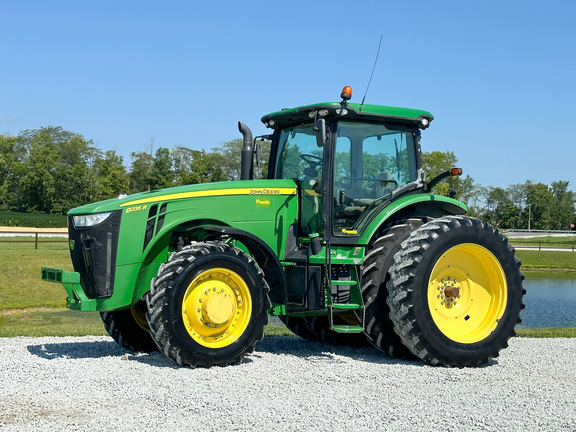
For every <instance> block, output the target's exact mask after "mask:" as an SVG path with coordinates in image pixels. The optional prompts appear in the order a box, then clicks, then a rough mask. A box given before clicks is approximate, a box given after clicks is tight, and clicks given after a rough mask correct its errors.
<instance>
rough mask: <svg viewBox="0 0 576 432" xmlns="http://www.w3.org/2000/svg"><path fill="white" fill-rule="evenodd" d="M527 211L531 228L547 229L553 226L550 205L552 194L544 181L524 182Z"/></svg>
mask: <svg viewBox="0 0 576 432" xmlns="http://www.w3.org/2000/svg"><path fill="white" fill-rule="evenodd" d="M526 187H527V198H526V204H527V209H526V210H527V213H528V214H529V226H530V228H531V229H540V230H549V229H552V226H553V217H552V206H553V202H554V196H553V195H552V191H551V190H550V188H549V187H548V185H545V184H544V183H532V182H530V181H528V182H526Z"/></svg>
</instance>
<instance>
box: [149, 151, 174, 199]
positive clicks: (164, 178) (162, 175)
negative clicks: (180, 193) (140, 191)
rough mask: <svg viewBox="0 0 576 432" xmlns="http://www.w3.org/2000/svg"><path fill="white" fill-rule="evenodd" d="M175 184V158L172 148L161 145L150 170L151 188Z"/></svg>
mask: <svg viewBox="0 0 576 432" xmlns="http://www.w3.org/2000/svg"><path fill="white" fill-rule="evenodd" d="M171 186H174V170H173V160H172V156H171V155H170V150H168V149H167V148H164V147H160V148H159V149H158V150H156V154H155V155H154V161H153V162H152V168H151V172H150V189H162V188H167V187H171Z"/></svg>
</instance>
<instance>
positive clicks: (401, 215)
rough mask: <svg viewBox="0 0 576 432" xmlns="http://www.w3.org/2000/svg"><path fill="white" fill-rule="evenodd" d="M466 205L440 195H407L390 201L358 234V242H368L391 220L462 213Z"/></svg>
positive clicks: (466, 209) (465, 210) (465, 209)
mask: <svg viewBox="0 0 576 432" xmlns="http://www.w3.org/2000/svg"><path fill="white" fill-rule="evenodd" d="M467 211H468V207H466V205H465V204H464V203H462V202H460V201H458V200H455V199H453V198H448V197H445V196H442V195H427V194H417V195H408V196H406V197H403V198H401V199H399V200H397V201H394V202H392V203H391V204H390V205H388V207H386V208H385V209H384V210H383V211H382V212H380V213H379V214H378V215H377V216H376V217H375V218H374V219H373V220H372V222H370V224H369V225H368V227H367V228H366V229H365V230H364V233H363V234H362V235H361V236H360V238H359V240H358V243H359V244H369V243H370V242H371V240H372V239H373V238H374V236H377V235H378V234H379V232H380V230H381V227H382V226H386V225H388V224H389V223H390V222H391V221H394V220H398V219H406V218H409V217H416V218H423V219H425V218H438V217H442V216H446V215H462V214H465V213H466V212H467Z"/></svg>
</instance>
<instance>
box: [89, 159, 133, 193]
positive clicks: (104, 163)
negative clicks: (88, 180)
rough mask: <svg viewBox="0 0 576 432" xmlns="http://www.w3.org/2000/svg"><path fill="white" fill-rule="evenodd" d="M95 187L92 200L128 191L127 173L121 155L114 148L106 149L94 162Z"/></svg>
mask: <svg viewBox="0 0 576 432" xmlns="http://www.w3.org/2000/svg"><path fill="white" fill-rule="evenodd" d="M94 171H95V178H96V181H95V188H94V196H93V197H92V199H93V200H94V201H99V200H104V199H108V198H114V197H116V196H118V195H120V194H122V193H127V192H128V184H129V180H128V174H127V172H126V167H125V166H124V163H123V160H122V156H119V155H117V154H116V152H115V151H114V150H108V151H106V153H104V156H100V157H98V158H97V159H96V162H95V163H94Z"/></svg>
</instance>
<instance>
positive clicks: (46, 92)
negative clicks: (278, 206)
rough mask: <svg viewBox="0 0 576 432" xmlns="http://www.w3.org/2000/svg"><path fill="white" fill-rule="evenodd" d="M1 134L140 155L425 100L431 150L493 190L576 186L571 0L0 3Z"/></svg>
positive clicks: (575, 38)
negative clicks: (271, 119) (292, 119)
mask: <svg viewBox="0 0 576 432" xmlns="http://www.w3.org/2000/svg"><path fill="white" fill-rule="evenodd" d="M0 17H1V22H2V25H0V47H1V53H2V62H1V67H0V83H1V91H0V133H4V134H11V135H18V133H19V132H20V131H22V130H26V129H38V128H40V127H43V126H61V127H63V128H64V129H65V130H69V131H72V132H76V133H79V134H81V135H82V136H84V138H86V139H90V140H93V141H94V143H95V144H96V146H97V147H98V148H100V149H101V150H103V151H105V150H116V151H117V152H118V153H119V154H120V155H122V156H123V157H124V162H125V163H126V164H127V165H129V164H130V153H132V152H139V151H145V150H147V149H150V147H151V144H153V146H154V148H155V149H157V148H158V147H167V148H173V147H175V146H186V147H189V148H195V149H200V148H205V149H208V150H209V149H211V148H213V147H216V146H218V145H219V144H220V143H222V142H225V141H229V140H231V139H234V138H239V137H240V135H239V133H238V131H237V122H238V120H241V121H242V122H244V123H246V124H247V125H249V126H250V127H251V128H252V130H253V132H254V133H255V134H260V133H267V130H266V129H265V128H264V126H263V125H262V123H261V122H260V118H261V117H262V115H264V114H267V113H269V112H273V111H277V110H279V109H281V108H284V107H293V106H297V105H303V104H309V103H315V102H325V101H336V100H339V94H340V90H341V88H342V87H343V86H344V85H350V86H352V88H353V89H354V96H353V99H352V101H353V102H354V101H355V102H360V101H361V99H362V95H363V93H364V90H365V88H366V85H367V83H368V78H369V76H370V71H371V69H372V65H373V61H374V57H375V54H376V49H377V47H378V41H379V38H380V35H383V42H382V50H381V52H380V58H379V62H378V65H377V67H376V71H375V73H374V78H373V80H372V84H371V86H370V90H369V92H368V96H367V98H366V103H374V104H382V105H391V106H402V107H411V108H420V109H425V110H428V111H430V112H432V113H433V114H434V116H435V120H434V121H433V122H432V124H431V127H430V128H429V129H428V130H426V131H425V132H424V135H423V142H422V144H423V149H424V151H433V150H440V151H446V150H451V151H453V152H454V153H455V154H456V156H457V157H458V159H459V165H460V166H462V167H463V168H464V173H465V174H469V175H470V176H472V177H473V178H474V179H475V181H476V183H478V184H481V185H483V186H500V187H507V186H508V185H510V184H515V183H524V182H525V181H526V180H531V181H533V182H543V183H546V184H550V183H551V182H552V181H555V180H567V181H569V182H570V189H572V190H576V169H575V165H576V158H575V156H574V155H575V153H576V151H575V149H574V138H573V137H572V131H571V129H572V125H573V124H574V122H575V121H574V117H575V115H576V84H575V80H576V27H575V24H574V23H575V21H576V2H574V1H568V0H566V1H557V0H550V1H547V2H542V1H531V0H527V1H519V0H510V1H496V0H492V1H490V0H489V1H482V2H472V1H463V0H460V1H437V2H431V1H419V0H414V1H403V2H399V1H395V2H392V1H383V0H380V1H357V2H350V1H329V2H324V1H316V2H311V1H299V0H295V1H291V2H270V1H266V2H265V1H251V2H238V1H226V0H222V1H214V2H206V1H203V2H199V1H192V0H189V1H166V2H158V1H154V2H152V1H146V0H141V1H109V0H99V1H80V0H76V1H72V0H70V1H57V0H54V1H28V0H19V1H17V2H16V1H12V2H4V4H3V5H2V6H1V7H0Z"/></svg>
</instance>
